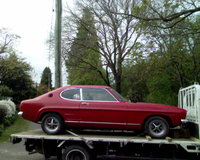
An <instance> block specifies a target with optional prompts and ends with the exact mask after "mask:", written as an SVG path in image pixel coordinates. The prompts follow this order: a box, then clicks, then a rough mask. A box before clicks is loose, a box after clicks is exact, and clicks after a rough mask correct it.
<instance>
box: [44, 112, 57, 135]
mask: <svg viewBox="0 0 200 160" xmlns="http://www.w3.org/2000/svg"><path fill="white" fill-rule="evenodd" d="M59 126H60V123H59V120H58V119H57V118H56V117H53V116H50V117H47V118H46V119H45V122H44V127H45V129H46V130H47V131H48V132H56V131H57V130H58V129H59Z"/></svg>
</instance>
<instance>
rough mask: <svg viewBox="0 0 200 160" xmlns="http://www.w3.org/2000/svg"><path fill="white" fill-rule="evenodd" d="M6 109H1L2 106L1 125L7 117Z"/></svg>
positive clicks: (0, 110)
mask: <svg viewBox="0 0 200 160" xmlns="http://www.w3.org/2000/svg"><path fill="white" fill-rule="evenodd" d="M6 112H7V110H6V108H4V107H1V105H0V125H1V124H2V123H3V120H4V118H5V117H6Z"/></svg>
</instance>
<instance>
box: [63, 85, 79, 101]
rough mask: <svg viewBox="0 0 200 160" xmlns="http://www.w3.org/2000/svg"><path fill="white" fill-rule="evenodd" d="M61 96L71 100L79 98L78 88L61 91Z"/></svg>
mask: <svg viewBox="0 0 200 160" xmlns="http://www.w3.org/2000/svg"><path fill="white" fill-rule="evenodd" d="M61 97H62V98H65V99H71V100H81V96H80V89H79V88H76V89H69V90H65V91H63V92H62V93H61Z"/></svg>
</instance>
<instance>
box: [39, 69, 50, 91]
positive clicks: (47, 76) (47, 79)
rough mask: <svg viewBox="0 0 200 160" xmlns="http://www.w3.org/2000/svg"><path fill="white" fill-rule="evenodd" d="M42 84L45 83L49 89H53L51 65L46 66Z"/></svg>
mask: <svg viewBox="0 0 200 160" xmlns="http://www.w3.org/2000/svg"><path fill="white" fill-rule="evenodd" d="M40 85H45V86H46V87H47V88H48V89H52V74H51V69H50V68H49V67H45V69H44V70H43V72H42V77H41V81H40Z"/></svg>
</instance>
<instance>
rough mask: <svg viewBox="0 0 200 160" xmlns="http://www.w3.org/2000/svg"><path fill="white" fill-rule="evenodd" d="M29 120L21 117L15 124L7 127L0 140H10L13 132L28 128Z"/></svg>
mask: <svg viewBox="0 0 200 160" xmlns="http://www.w3.org/2000/svg"><path fill="white" fill-rule="evenodd" d="M28 127H29V122H28V121H26V120H24V119H23V118H21V117H19V118H17V120H16V121H15V122H14V124H13V125H11V126H9V127H7V128H6V129H5V131H4V132H3V133H2V135H1V136H0V142H9V138H10V135H11V134H14V133H18V132H22V131H26V130H28Z"/></svg>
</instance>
